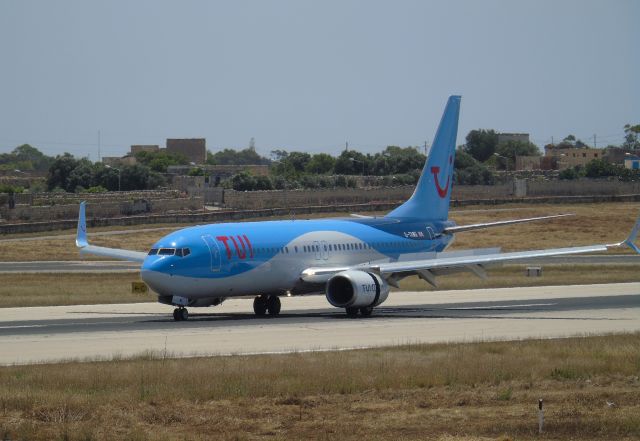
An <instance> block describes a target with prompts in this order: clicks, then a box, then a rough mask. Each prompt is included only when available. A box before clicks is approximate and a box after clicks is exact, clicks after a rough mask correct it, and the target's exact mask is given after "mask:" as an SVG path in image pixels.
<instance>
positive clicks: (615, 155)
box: [604, 147, 637, 165]
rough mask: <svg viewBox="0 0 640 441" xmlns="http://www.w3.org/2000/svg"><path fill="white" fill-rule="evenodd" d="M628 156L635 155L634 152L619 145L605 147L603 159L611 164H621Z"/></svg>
mask: <svg viewBox="0 0 640 441" xmlns="http://www.w3.org/2000/svg"><path fill="white" fill-rule="evenodd" d="M629 156H637V155H636V152H634V151H633V150H629V149H623V148H621V147H607V149H606V150H605V151H604V160H605V161H607V162H610V163H611V164H619V165H623V164H624V160H625V159H627V158H628V157H629Z"/></svg>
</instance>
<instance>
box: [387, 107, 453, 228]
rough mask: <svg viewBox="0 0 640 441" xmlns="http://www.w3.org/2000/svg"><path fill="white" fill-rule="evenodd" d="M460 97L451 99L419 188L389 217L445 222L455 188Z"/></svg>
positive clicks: (419, 182)
mask: <svg viewBox="0 0 640 441" xmlns="http://www.w3.org/2000/svg"><path fill="white" fill-rule="evenodd" d="M460 99H461V97H460V96H456V95H454V96H450V97H449V101H447V106H446V107H445V109H444V114H443V115H442V119H441V120H440V125H439V126H438V131H437V132H436V137H435V140H434V142H433V145H432V146H431V150H430V151H429V156H428V157H427V161H426V162H425V164H424V168H423V169H422V174H421V175H420V179H419V180H418V185H416V189H415V190H414V192H413V195H412V196H411V198H409V200H408V201H407V202H405V203H404V204H402V205H400V206H399V207H398V208H396V209H395V210H393V211H392V212H391V213H389V214H387V217H395V218H412V219H420V220H445V219H447V217H448V215H449V201H450V199H451V187H452V186H453V163H454V159H455V153H456V136H457V134H458V117H459V115H460Z"/></svg>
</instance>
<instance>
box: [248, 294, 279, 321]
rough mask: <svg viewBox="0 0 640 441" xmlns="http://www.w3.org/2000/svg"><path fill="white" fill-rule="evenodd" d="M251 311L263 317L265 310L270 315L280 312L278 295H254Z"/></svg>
mask: <svg viewBox="0 0 640 441" xmlns="http://www.w3.org/2000/svg"><path fill="white" fill-rule="evenodd" d="M253 312H255V313H256V315H257V316H258V317H264V316H265V315H266V314H267V312H269V315H272V316H276V315H278V314H280V297H278V296H264V295H262V296H258V297H256V298H255V299H253Z"/></svg>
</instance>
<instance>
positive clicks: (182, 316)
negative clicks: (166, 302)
mask: <svg viewBox="0 0 640 441" xmlns="http://www.w3.org/2000/svg"><path fill="white" fill-rule="evenodd" d="M173 319H174V320H175V321H177V322H179V321H183V320H184V321H186V320H189V311H187V308H185V307H183V306H181V307H180V308H176V309H174V310H173Z"/></svg>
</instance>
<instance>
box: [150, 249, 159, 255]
mask: <svg viewBox="0 0 640 441" xmlns="http://www.w3.org/2000/svg"><path fill="white" fill-rule="evenodd" d="M156 254H158V249H157V248H151V249H150V250H149V255H150V256H155V255H156Z"/></svg>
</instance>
